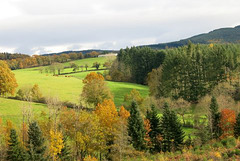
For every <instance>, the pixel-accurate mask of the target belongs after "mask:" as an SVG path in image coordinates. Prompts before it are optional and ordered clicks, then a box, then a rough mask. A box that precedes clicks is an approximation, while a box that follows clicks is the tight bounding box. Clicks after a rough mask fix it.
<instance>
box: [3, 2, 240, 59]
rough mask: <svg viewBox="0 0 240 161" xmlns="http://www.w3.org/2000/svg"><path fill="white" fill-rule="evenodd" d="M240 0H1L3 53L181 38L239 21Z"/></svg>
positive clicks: (113, 46)
mask: <svg viewBox="0 0 240 161" xmlns="http://www.w3.org/2000/svg"><path fill="white" fill-rule="evenodd" d="M239 8H240V0H0V52H11V53H13V52H17V53H24V54H29V55H33V54H46V53H52V52H60V51H66V50H86V49H115V50H118V49H120V48H125V47H127V46H128V47H131V46H138V45H146V44H154V43H164V42H171V41H178V40H180V39H184V38H188V37H191V36H193V35H196V34H201V33H207V32H209V31H212V30H214V29H217V28H222V27H234V26H237V25H240V9H239Z"/></svg>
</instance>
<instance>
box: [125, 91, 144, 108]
mask: <svg viewBox="0 0 240 161" xmlns="http://www.w3.org/2000/svg"><path fill="white" fill-rule="evenodd" d="M133 100H134V101H136V102H137V104H138V105H141V104H142V103H143V101H144V98H143V97H142V96H141V94H140V93H139V91H137V90H136V89H133V90H132V91H131V92H130V94H126V95H125V97H124V101H125V102H129V101H130V102H132V101H133Z"/></svg>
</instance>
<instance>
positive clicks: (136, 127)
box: [128, 101, 145, 150]
mask: <svg viewBox="0 0 240 161" xmlns="http://www.w3.org/2000/svg"><path fill="white" fill-rule="evenodd" d="M128 135H129V136H130V137H131V143H132V145H133V147H134V148H135V149H136V150H143V149H144V136H145V129H144V124H143V120H142V118H141V116H140V112H139V109H138V106H137V103H136V102H135V101H133V102H132V105H131V109H130V117H129V118H128Z"/></svg>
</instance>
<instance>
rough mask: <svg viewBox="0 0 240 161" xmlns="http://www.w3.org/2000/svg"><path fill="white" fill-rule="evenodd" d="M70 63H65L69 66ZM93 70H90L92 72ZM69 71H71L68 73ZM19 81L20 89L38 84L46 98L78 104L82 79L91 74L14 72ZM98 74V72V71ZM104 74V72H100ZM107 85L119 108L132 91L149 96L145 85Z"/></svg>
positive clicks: (86, 62) (91, 59) (36, 70)
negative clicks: (135, 90) (56, 74)
mask: <svg viewBox="0 0 240 161" xmlns="http://www.w3.org/2000/svg"><path fill="white" fill-rule="evenodd" d="M105 61H107V58H105V57H100V58H88V59H81V60H76V61H73V62H74V63H76V64H78V65H80V64H92V63H94V62H100V63H101V64H103V63H104V62H105ZM69 64H70V62H68V63H65V66H66V65H69ZM90 69H91V68H89V70H90ZM67 70H69V71H67ZM67 70H66V69H65V70H64V73H65V72H72V68H69V69H67ZM13 72H14V73H15V77H16V79H17V83H18V85H19V87H18V89H19V88H25V87H29V86H33V85H34V84H38V85H39V88H40V90H41V92H42V93H43V95H44V96H46V97H48V96H55V97H58V98H59V99H60V100H62V101H70V102H73V103H78V102H79V99H80V94H81V91H82V87H83V83H82V79H84V77H85V76H86V75H87V74H88V73H89V72H90V71H85V69H84V71H83V72H79V73H73V74H67V75H66V76H68V77H66V76H65V75H59V76H52V74H50V73H48V74H47V73H42V74H41V73H40V72H39V70H38V67H37V68H27V69H20V70H15V71H13ZM96 72H98V71H96ZM99 72H103V70H99ZM107 85H108V87H109V88H110V90H111V92H112V93H113V95H114V101H115V104H116V105H117V106H120V105H121V104H122V102H123V100H124V96H125V95H126V94H127V93H129V92H130V91H131V90H132V89H137V90H139V92H140V93H141V95H142V96H147V95H148V87H147V86H143V85H138V84H134V83H123V82H111V81H107Z"/></svg>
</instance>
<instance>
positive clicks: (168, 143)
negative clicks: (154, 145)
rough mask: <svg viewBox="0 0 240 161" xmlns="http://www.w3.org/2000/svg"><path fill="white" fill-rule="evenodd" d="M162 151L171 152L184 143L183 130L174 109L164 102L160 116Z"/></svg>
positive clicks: (179, 148) (180, 147) (178, 148)
mask: <svg viewBox="0 0 240 161" xmlns="http://www.w3.org/2000/svg"><path fill="white" fill-rule="evenodd" d="M161 133H162V137H163V140H162V151H163V152H167V151H168V152H171V151H178V150H181V149H182V147H183V144H184V142H183V141H184V136H185V134H184V132H183V129H182V125H181V123H180V122H179V120H178V118H177V115H176V113H175V112H174V111H171V110H169V107H168V104H167V103H165V105H164V111H163V116H162V118H161Z"/></svg>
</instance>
